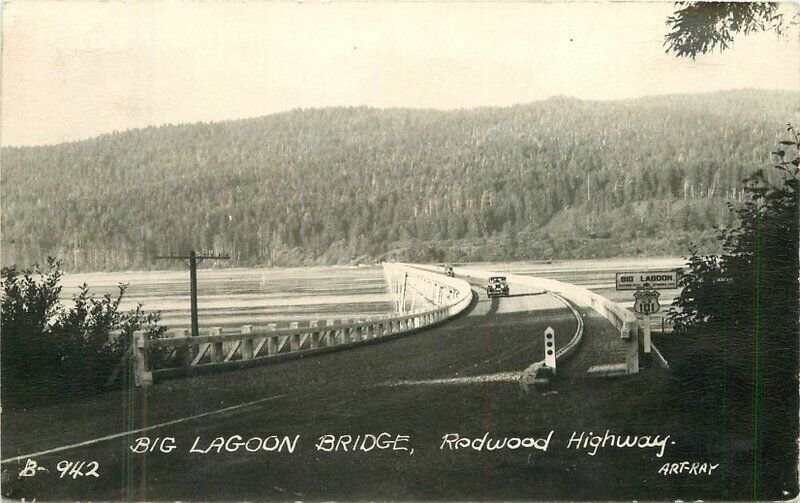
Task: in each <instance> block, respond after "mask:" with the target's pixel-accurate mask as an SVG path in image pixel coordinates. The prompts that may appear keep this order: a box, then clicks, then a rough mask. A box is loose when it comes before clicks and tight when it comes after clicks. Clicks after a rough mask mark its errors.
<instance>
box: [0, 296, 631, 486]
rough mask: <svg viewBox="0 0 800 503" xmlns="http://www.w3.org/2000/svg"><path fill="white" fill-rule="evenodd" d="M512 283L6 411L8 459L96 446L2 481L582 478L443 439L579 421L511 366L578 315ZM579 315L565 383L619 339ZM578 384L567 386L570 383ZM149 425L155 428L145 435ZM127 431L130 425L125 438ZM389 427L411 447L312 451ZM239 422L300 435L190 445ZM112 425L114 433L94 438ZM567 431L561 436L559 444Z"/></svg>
mask: <svg viewBox="0 0 800 503" xmlns="http://www.w3.org/2000/svg"><path fill="white" fill-rule="evenodd" d="M510 286H511V296H509V297H506V298H495V299H488V298H486V295H485V292H483V291H482V289H481V288H479V287H478V285H475V289H474V290H473V296H474V299H473V303H472V304H471V305H470V307H469V308H468V309H467V311H466V312H465V313H463V314H462V315H460V316H459V317H458V318H456V319H454V320H452V321H450V322H447V323H445V324H443V325H440V326H438V327H435V328H431V329H427V330H423V331H421V332H418V333H415V334H412V335H408V336H404V337H400V338H396V339H393V340H389V341H385V342H381V343H377V344H370V345H365V346H362V347H358V348H353V349H348V350H344V351H338V352H334V353H330V354H325V355H318V356H310V357H306V358H301V359H298V360H294V361H287V362H283V363H278V364H272V365H265V366H261V367H255V368H250V369H242V370H233V371H229V372H221V373H217V374H208V375H203V376H196V377H193V378H185V379H177V380H172V381H166V382H163V383H159V384H157V385H155V386H153V387H151V388H149V389H146V390H136V391H135V392H132V393H124V392H111V393H106V394H104V395H102V396H98V397H93V398H90V399H86V400H83V401H80V402H76V403H70V404H60V405H52V406H45V407H39V408H37V409H33V410H27V411H4V414H3V418H2V419H3V439H4V440H5V441H4V442H3V443H2V453H3V459H4V460H7V459H9V458H12V457H16V456H22V455H25V454H27V453H38V452H41V451H47V450H50V449H53V448H58V447H63V446H69V445H72V444H79V443H82V442H86V441H89V443H88V444H87V445H82V446H78V447H73V448H68V449H64V450H60V451H57V452H51V453H49V454H39V455H36V456H33V457H32V459H33V460H34V461H35V462H36V463H37V465H38V466H40V467H43V468H45V469H46V470H48V471H45V470H41V471H39V472H37V474H36V475H35V476H33V477H19V472H20V471H21V470H22V468H23V467H24V466H25V463H26V461H27V459H26V458H23V459H20V460H18V461H14V462H11V463H8V462H6V463H4V464H3V466H2V469H3V480H4V484H3V494H4V496H6V497H13V498H22V497H24V498H26V499H28V500H30V499H33V498H37V499H39V500H54V499H71V500H79V499H80V500H85V499H86V500H88V499H92V500H120V499H132V500H184V501H186V500H235V501H240V500H271V499H278V500H287V499H291V500H300V499H306V500H307V499H343V500H357V499H400V500H408V499H424V500H436V499H466V498H470V499H508V498H531V497H532V494H533V493H531V491H537V492H536V494H540V495H541V494H544V495H550V496H554V495H558V494H559V492H558V491H560V490H564V489H565V488H569V487H571V485H572V483H571V482H570V480H571V478H572V477H574V475H575V474H574V473H570V472H571V469H570V468H565V469H563V470H561V471H552V472H551V471H548V470H553V469H554V468H557V467H558V466H559V463H561V462H554V463H551V464H549V465H548V467H549V468H547V469H544V468H542V463H541V456H542V455H543V453H542V452H540V451H537V450H535V449H525V450H503V451H497V452H496V453H495V452H493V453H490V454H488V453H486V452H474V451H471V450H469V449H468V450H466V451H465V450H461V451H455V452H454V451H450V450H449V449H442V448H441V447H442V445H443V444H442V441H443V440H442V439H443V436H445V435H447V434H450V433H459V434H460V435H462V436H471V437H480V436H482V435H483V434H485V433H486V432H491V435H492V436H497V437H503V436H519V437H531V438H533V437H537V438H539V437H543V436H545V435H547V433H548V432H549V431H550V430H552V429H553V428H554V427H556V426H559V425H560V424H569V421H566V423H565V421H564V418H563V417H561V416H560V415H559V414H556V413H554V412H553V411H552V410H550V408H548V406H547V404H548V403H549V402H553V403H556V402H555V401H556V400H559V398H558V396H557V393H553V395H552V396H550V395H541V394H539V393H538V392H535V391H531V392H528V393H526V392H525V391H523V390H522V389H521V388H520V387H519V385H518V384H517V383H516V382H514V381H513V380H512V379H506V378H504V376H505V375H507V373H510V372H517V371H520V370H522V369H524V368H525V367H527V366H528V365H529V364H531V363H533V362H534V361H536V360H540V359H542V352H543V341H542V334H543V331H544V330H545V328H546V327H547V326H552V327H553V328H554V329H555V331H556V342H557V345H558V346H559V347H560V346H562V345H563V344H565V343H566V342H567V341H569V340H570V339H571V338H572V337H573V335H574V333H575V330H576V327H577V321H576V319H575V316H574V314H573V313H572V311H571V310H570V309H568V308H567V306H565V304H564V303H563V301H562V300H560V299H558V298H556V297H554V296H552V295H550V294H547V293H544V292H539V291H530V290H524V289H522V288H521V287H519V285H514V284H513V283H512V284H511V285H510ZM582 315H584V316H585V320H586V330H587V337H586V340H585V341H584V344H585V345H586V348H587V352H586V354H585V355H581V352H580V351H579V352H578V354H577V355H575V357H573V358H571V361H570V362H568V363H567V365H565V366H564V370H563V371H562V370H561V369H560V370H559V372H560V373H562V374H563V376H564V377H565V378H566V379H565V380H564V383H567V382H569V380H570V379H579V378H583V373H584V372H585V370H586V368H588V366H589V365H590V364H592V363H602V362H603V361H602V360H603V358H604V356H603V355H601V354H600V353H599V351H600V350H599V349H597V348H602V343H601V344H600V345H599V346H598V345H597V341H598V340H604V339H610V338H613V337H615V334H614V331H613V328H612V327H611V326H610V325H608V324H607V322H605V321H604V320H602V319H598V318H597V317H596V316H593V315H592V314H591V313H586V312H582ZM604 323H605V325H603V324H604ZM590 332H591V333H590ZM595 334H597V335H598V337H594V335H595ZM600 335H602V337H601V336H600ZM592 348H595V349H594V350H593V349H592ZM587 355H588V356H587ZM566 387H567V385H566V384H564V387H563V389H559V391H560V392H561V393H562V395H563V393H564V392H565V391H566ZM588 396H589V397H590V398H583V399H581V400H583V404H580V403H578V404H574V403H573V400H570V404H572V405H570V406H576V407H578V409H577V410H579V409H580V407H581V406H585V405H587V404H588V403H590V401H591V395H588ZM587 400H588V401H587ZM574 416H577V413H575V414H573V420H574ZM163 423H168V424H165V425H163V426H160V425H162V424H163ZM144 428H152V429H149V430H146V431H142V432H136V430H141V429H144ZM123 432H132V433H130V434H125V435H121V436H120V435H119V434H120V433H123ZM382 432H386V433H388V434H389V435H385V436H384V437H383V438H388V437H391V438H395V439H397V436H398V435H400V436H401V437H400V438H401V441H400V446H401V447H404V448H405V450H404V449H397V450H392V449H384V450H379V449H372V450H370V451H369V452H350V451H348V452H343V451H342V450H341V448H340V449H339V451H338V452H326V451H324V450H319V449H317V448H316V444H317V443H318V442H319V439H320V437H321V436H324V435H336V436H339V435H350V436H352V437H355V436H357V435H366V434H374V435H378V434H380V433H382ZM115 435H117V436H115ZM234 435H239V436H240V437H241V438H242V439H243V440H247V439H250V438H258V439H264V438H266V437H269V436H273V435H275V436H288V437H289V438H290V439H297V440H296V441H297V444H296V448H295V450H294V452H288V451H284V452H280V453H278V452H266V451H263V450H262V451H259V452H247V451H246V450H245V449H244V448H239V449H238V451H237V452H226V451H225V449H224V448H223V449H222V452H219V453H217V452H216V451H215V450H212V451H210V452H207V453H204V454H203V453H198V452H191V451H192V450H193V449H192V446H193V445H194V446H195V447H196V448H195V449H194V450H195V451H196V450H203V449H205V448H206V447H208V446H209V445H211V444H212V442H213V441H214V439H215V438H216V437H223V438H224V439H228V438H230V437H231V436H234ZM298 435H299V437H297V436H298ZM561 435H562V436H563V435H564V433H561ZM106 436H110V437H111V438H107V439H104V440H99V441H92V439H101V438H103V437H106ZM140 437H149V438H150V439H151V441H152V442H155V440H154V439H156V438H159V439H164V438H166V437H169V440H168V444H167V445H174V446H176V447H175V448H174V449H173V450H171V451H170V452H160V451H159V450H158V449H156V450H155V452H151V453H146V454H139V453H134V452H132V451H131V446H134V445H136V442H137V440H136V439H137V438H140ZM406 437H407V438H406ZM402 438H406V439H405V440H402ZM235 440H236V438H235V437H234V441H235ZM564 440H565V439H563V438H558V439H557V441H558V442H559V445H561V444H563V443H564ZM258 442H259V441H258V440H254V441H253V443H251V444H249V445H251V446H254V445H257V444H258ZM554 442H555V441H554ZM229 445H232V444H229ZM323 447H324V445H323ZM340 447H341V445H340ZM395 447H397V444H395ZM562 447H563V446H562ZM167 450H168V449H167ZM551 450H552V449H551ZM78 460H82V461H96V462H97V463H98V470H97V471H98V474H99V476H98V477H93V476H88V477H87V476H78V477H76V478H75V479H73V478H72V477H70V476H69V475H67V476H66V477H64V478H59V473H58V471H57V469H56V468H57V465H58V463H59V462H61V461H78ZM564 463H566V462H564ZM571 463H573V464H574V462H571ZM562 465H563V463H562ZM62 466H63V465H62ZM563 466H566V465H563ZM563 466H562V467H563ZM532 468H536V475H535V476H532V475H531V469H532ZM542 469H543V470H545V471H542ZM542 474H545V475H546V477H544V476H543V475H542ZM565 494H574V493H565Z"/></svg>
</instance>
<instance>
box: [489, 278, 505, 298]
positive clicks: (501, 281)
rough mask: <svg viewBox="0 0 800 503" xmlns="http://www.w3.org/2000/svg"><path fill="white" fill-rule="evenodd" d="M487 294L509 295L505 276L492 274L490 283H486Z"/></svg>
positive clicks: (493, 295)
mask: <svg viewBox="0 0 800 503" xmlns="http://www.w3.org/2000/svg"><path fill="white" fill-rule="evenodd" d="M486 295H488V296H489V297H506V296H507V295H508V283H507V282H506V277H505V276H492V277H491V278H489V284H488V285H486Z"/></svg>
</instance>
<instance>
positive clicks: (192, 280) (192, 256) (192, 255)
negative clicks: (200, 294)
mask: <svg viewBox="0 0 800 503" xmlns="http://www.w3.org/2000/svg"><path fill="white" fill-rule="evenodd" d="M229 258H231V257H230V255H219V254H217V253H216V252H209V253H203V254H199V255H198V254H197V253H196V252H195V251H194V250H192V251H190V252H189V255H188V256H184V255H159V256H157V257H156V259H159V260H165V259H166V260H186V261H187V262H184V263H185V264H186V265H187V266H188V267H189V285H190V288H191V298H192V308H191V309H192V337H197V336H198V335H200V330H199V328H198V325H197V265H198V264H200V263H202V262H203V261H204V260H228V259H229Z"/></svg>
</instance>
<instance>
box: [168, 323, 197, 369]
mask: <svg viewBox="0 0 800 503" xmlns="http://www.w3.org/2000/svg"><path fill="white" fill-rule="evenodd" d="M170 332H172V336H173V337H175V338H176V339H177V338H186V337H189V330H188V329H186V328H174V329H172V330H170ZM191 349H192V348H191V346H181V347H179V348H177V349H176V350H175V357H176V359H177V360H178V361H179V362H180V363H181V365H183V366H184V367H188V366H190V365H191V364H192V358H194V355H192V351H191Z"/></svg>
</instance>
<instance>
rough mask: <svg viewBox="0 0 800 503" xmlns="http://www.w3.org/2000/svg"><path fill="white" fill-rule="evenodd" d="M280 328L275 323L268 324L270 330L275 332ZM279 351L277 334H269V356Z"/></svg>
mask: <svg viewBox="0 0 800 503" xmlns="http://www.w3.org/2000/svg"><path fill="white" fill-rule="evenodd" d="M277 329H278V326H277V325H276V324H275V323H270V324H269V325H267V331H268V332H274V331H275V330H277ZM277 352H278V341H277V340H276V338H275V336H271V335H268V336H267V356H272V355H274V354H275V353H277Z"/></svg>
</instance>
